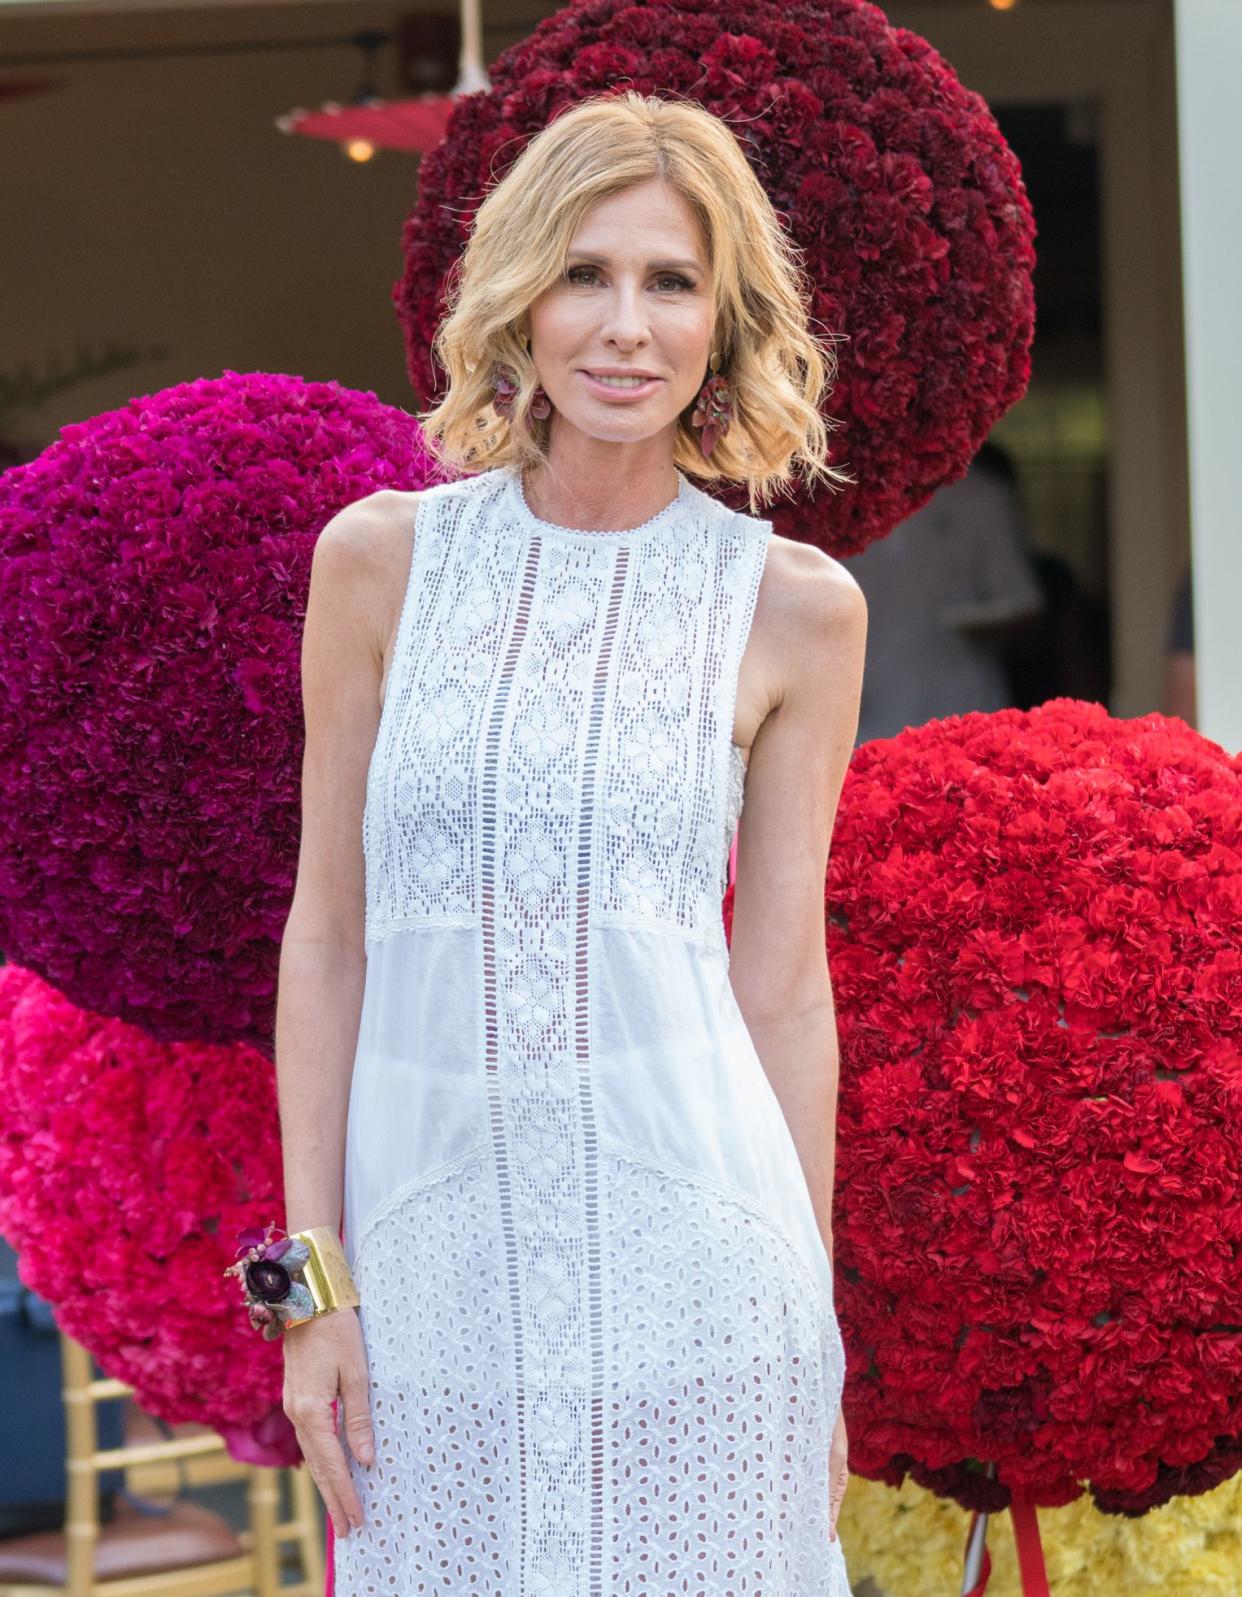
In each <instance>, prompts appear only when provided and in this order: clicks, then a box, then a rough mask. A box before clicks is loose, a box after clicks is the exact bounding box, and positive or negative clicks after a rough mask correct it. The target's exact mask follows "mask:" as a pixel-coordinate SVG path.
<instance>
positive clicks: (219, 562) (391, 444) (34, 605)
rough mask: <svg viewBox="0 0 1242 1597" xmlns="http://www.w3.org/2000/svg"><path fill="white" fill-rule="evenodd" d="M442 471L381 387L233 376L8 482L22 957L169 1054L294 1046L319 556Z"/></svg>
mask: <svg viewBox="0 0 1242 1597" xmlns="http://www.w3.org/2000/svg"><path fill="white" fill-rule="evenodd" d="M430 471H431V462H430V460H429V457H428V456H427V455H426V453H425V451H424V448H423V446H422V443H421V434H420V432H419V429H418V426H417V423H416V422H415V420H414V418H413V417H412V416H410V415H408V414H407V413H406V412H405V411H401V410H397V409H395V408H393V407H392V406H388V405H383V404H381V403H380V402H379V401H378V400H377V399H376V398H375V396H374V395H373V394H366V393H355V392H353V391H351V390H349V389H345V388H341V387H340V386H339V385H337V384H336V383H328V382H320V383H308V382H305V381H303V380H302V379H301V378H297V377H285V376H278V375H276V376H274V375H269V374H267V373H263V372H252V373H246V374H241V373H237V372H226V373H225V374H224V375H223V376H222V377H218V378H212V379H207V378H204V379H200V380H198V381H195V382H189V383H183V384H180V385H178V386H177V387H175V388H169V389H166V390H164V391H163V392H162V393H158V394H153V395H144V396H142V397H140V398H137V399H133V400H131V401H130V402H129V403H128V404H127V405H125V406H123V407H122V408H121V409H120V410H116V411H112V412H109V413H108V414H106V415H102V416H97V417H95V418H93V419H92V420H90V421H86V422H77V423H74V424H72V425H71V426H68V427H65V428H63V429H62V431H61V435H60V438H59V440H58V441H57V442H55V443H53V444H51V445H49V446H48V448H47V449H45V450H44V451H43V453H42V454H41V455H40V456H39V457H38V458H37V459H36V460H34V461H31V462H30V463H29V464H27V465H23V466H17V467H14V468H13V469H12V470H10V471H7V472H5V473H4V474H3V475H2V476H0V636H3V638H4V684H5V692H4V697H3V705H2V706H0V810H3V813H4V815H5V816H6V817H7V819H6V822H5V826H4V830H3V835H2V836H0V948H3V949H4V951H5V953H6V954H7V956H8V957H9V958H10V959H13V960H15V961H17V962H19V963H21V964H23V965H25V966H27V967H28V968H29V969H32V970H36V971H37V972H38V973H39V974H40V975H41V976H43V977H45V978H46V980H48V981H50V982H51V983H52V984H53V985H54V986H56V987H59V988H60V990H61V991H62V992H64V993H65V994H66V995H67V996H68V997H69V998H71V999H72V1000H73V1001H74V1003H76V1004H79V1005H81V1006H82V1007H83V1008H85V1009H89V1010H92V1011H94V1012H95V1013H97V1014H104V1015H116V1016H118V1017H120V1018H121V1019H123V1020H129V1021H132V1022H134V1023H135V1024H139V1025H141V1026H143V1027H144V1028H145V1029H146V1030H147V1031H149V1032H150V1033H151V1034H152V1035H153V1036H155V1037H159V1038H163V1039H165V1040H169V1041H175V1040H189V1039H193V1040H200V1041H208V1042H219V1043H233V1042H238V1041H242V1042H246V1043H248V1044H250V1045H251V1046H253V1047H257V1048H260V1049H263V1050H266V1051H268V1052H270V1050H271V1046H272V1028H273V1020H274V1007H275V983H276V967H277V961H278V957H279V949H280V939H281V934H282V932H283V929H284V924H285V920H286V919H287V917H288V913H289V903H290V899H291V897H292V892H293V878H294V873H295V870H296V865H297V849H298V830H299V814H300V787H301V762H302V742H303V730H302V713H301V677H300V654H301V641H302V624H303V619H304V617H305V612H306V593H307V588H308V586H309V582H310V564H311V554H312V551H313V549H314V546H315V540H316V538H317V537H318V535H319V533H320V531H321V530H322V528H323V526H324V524H325V523H326V522H327V521H328V520H329V519H330V518H331V517H332V515H333V514H334V513H335V512H336V511H337V510H339V509H340V508H341V507H342V506H343V505H346V504H348V503H350V502H351V501H353V500H355V499H360V498H364V497H365V496H366V495H367V494H369V493H371V492H372V491H374V490H376V489H379V488H419V487H423V486H425V485H426V483H427V482H428V480H429V473H430ZM122 1118H123V1117H122ZM193 1157H194V1155H193V1153H192V1152H187V1154H186V1158H187V1159H189V1160H192V1159H193ZM205 1173H206V1172H205V1171H201V1172H200V1174H205ZM226 1179H227V1173H226Z"/></svg>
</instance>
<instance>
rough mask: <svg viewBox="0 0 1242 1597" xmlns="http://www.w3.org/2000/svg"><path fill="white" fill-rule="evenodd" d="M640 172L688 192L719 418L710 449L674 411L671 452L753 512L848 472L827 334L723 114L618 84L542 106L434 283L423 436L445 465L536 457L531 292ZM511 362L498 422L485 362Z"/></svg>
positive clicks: (543, 457)
mask: <svg viewBox="0 0 1242 1597" xmlns="http://www.w3.org/2000/svg"><path fill="white" fill-rule="evenodd" d="M652 178H661V179H664V180H665V181H666V182H667V183H668V184H669V185H670V186H671V187H672V188H674V189H676V190H677V191H678V192H679V193H680V194H682V195H683V196H684V198H685V199H686V200H687V201H688V202H689V204H690V206H691V208H692V210H693V211H694V213H695V215H696V216H697V218H698V221H699V225H700V227H701V228H702V231H703V237H704V242H705V245H706V249H707V258H708V260H709V262H710V263H711V266H712V273H713V280H714V303H715V316H716V320H715V337H714V340H713V345H712V347H713V349H716V350H719V351H720V352H721V354H722V356H723V360H722V365H721V370H722V372H723V373H724V374H725V375H726V376H727V378H728V382H729V393H730V397H731V398H732V401H733V422H732V425H731V427H730V429H729V433H728V435H727V437H724V438H721V439H720V440H719V441H718V442H717V444H716V447H715V448H714V449H713V451H712V453H711V456H710V457H705V456H704V455H703V452H702V449H701V447H700V444H699V433H698V429H697V428H695V427H693V426H691V423H690V416H691V413H692V412H693V409H694V403H693V401H691V403H690V404H689V405H687V406H686V408H685V410H684V411H682V413H681V416H680V418H679V422H678V427H677V435H676V442H675V448H674V462H675V464H676V465H677V466H679V467H680V468H681V469H682V470H683V471H685V472H686V473H687V474H688V475H691V476H697V477H701V478H705V479H708V480H718V479H727V480H730V481H739V482H745V483H746V484H747V486H748V493H749V501H750V507H751V512H752V514H753V513H755V512H756V511H757V510H758V509H759V508H760V506H761V505H762V504H763V503H766V501H767V500H768V499H769V497H770V496H772V495H773V494H774V493H776V492H778V491H784V490H787V489H791V488H792V486H793V485H794V483H795V480H796V479H798V478H800V480H801V482H802V483H805V484H808V485H809V484H814V483H817V482H825V483H829V484H831V485H832V486H834V487H837V486H839V485H841V484H843V483H847V482H850V481H851V480H852V479H851V478H850V477H849V476H848V475H847V474H846V473H845V472H844V471H840V470H838V469H836V468H834V467H832V466H830V465H829V464H828V459H827V457H828V432H829V428H830V427H831V426H832V425H833V424H832V423H831V422H826V421H825V419H824V417H823V416H822V415H821V413H820V402H821V400H822V398H823V396H824V394H825V392H826V390H827V389H828V388H829V387H830V385H831V382H832V380H833V379H834V377H835V375H836V356H835V353H834V350H833V343H834V339H833V337H832V335H828V336H827V337H823V338H821V337H819V336H817V335H816V334H815V333H813V332H812V331H811V327H810V319H809V314H808V305H809V302H810V284H809V281H808V279H807V278H806V275H805V273H804V270H803V267H802V260H801V257H802V252H801V250H800V249H799V248H798V246H797V245H795V244H794V243H793V241H792V240H791V239H790V238H789V237H788V235H787V234H786V233H785V231H784V230H783V228H782V227H781V224H780V221H779V219H778V217H777V215H776V212H775V211H774V209H773V207H772V204H771V202H770V201H769V199H768V196H767V194H766V193H765V192H764V189H763V186H762V185H761V184H760V182H759V180H758V178H757V177H756V176H755V174H754V172H753V171H752V170H751V167H750V165H749V163H748V162H747V160H746V157H745V156H744V154H743V153H742V150H741V147H740V145H739V144H738V141H737V138H736V137H735V135H734V134H733V133H732V132H731V131H730V128H729V126H728V124H727V123H726V122H724V121H722V120H721V119H720V118H719V117H717V116H714V115H713V114H712V113H711V112H709V111H706V110H704V109H703V107H702V106H700V105H698V104H696V103H694V102H689V101H681V100H676V99H662V98H658V97H656V96H651V95H641V94H639V93H637V92H636V91H634V90H632V89H630V90H625V91H623V92H621V93H617V94H604V95H595V96H592V97H591V98H590V99H587V100H582V101H579V102H577V103H576V104H575V105H573V106H571V107H569V108H568V109H567V110H565V111H563V112H561V114H560V115H558V116H556V117H555V118H554V119H553V120H552V121H551V122H550V123H548V125H547V126H546V127H544V128H543V129H541V130H540V132H539V133H537V134H536V135H535V136H534V137H533V138H532V139H531V140H530V142H529V143H528V144H527V145H526V146H525V148H524V149H523V150H522V152H521V154H520V155H519V156H518V158H517V160H516V161H515V162H514V163H513V165H512V166H511V167H510V168H509V170H508V172H506V174H505V176H504V177H503V178H502V179H501V181H500V182H499V183H497V184H496V185H495V187H494V188H492V189H491V190H490V192H489V193H488V194H487V196H486V198H485V199H484V200H483V203H482V204H481V205H480V207H479V209H478V211H477V213H476V216H475V222H474V227H473V230H472V232H471V235H470V238H469V240H468V242H467V244H466V247H465V249H464V250H463V251H462V253H461V255H460V256H458V258H457V260H456V261H455V262H454V265H453V269H452V270H451V271H450V273H449V279H448V284H447V288H446V299H447V305H448V314H447V315H446V316H445V318H444V319H443V321H442V322H441V323H440V326H439V327H438V329H437V330H436V334H435V337H434V339H433V341H432V354H433V357H434V358H435V359H436V360H437V361H438V363H439V365H440V367H441V368H442V370H443V371H445V372H446V373H447V374H448V380H449V381H448V389H447V393H446V394H445V397H444V398H443V399H442V400H441V402H440V403H439V404H438V405H436V406H435V407H434V408H433V409H431V410H429V411H426V412H423V413H419V415H418V420H419V422H420V423H421V426H422V430H423V434H424V437H425V439H426V442H427V448H428V450H429V451H430V453H431V454H432V455H433V456H434V457H435V458H436V459H437V460H438V461H439V462H440V463H441V464H442V465H443V466H445V467H447V468H448V469H449V470H450V471H462V472H466V473H477V472H482V471H486V470H488V469H490V468H492V467H496V466H517V467H520V468H525V467H527V466H536V465H539V464H544V463H546V461H547V441H548V430H549V427H550V424H551V418H550V417H549V418H545V419H542V420H539V419H534V418H530V417H529V414H528V408H527V407H528V406H529V404H530V401H531V397H532V395H533V393H534V390H535V388H536V386H537V384H538V374H537V372H536V370H535V367H534V363H533V362H532V360H531V357H530V354H529V352H528V350H527V348H526V338H527V331H526V326H525V323H526V319H527V313H528V310H529V307H530V306H531V304H532V303H533V302H534V301H535V300H536V299H537V298H538V297H539V295H540V294H542V293H543V292H544V291H545V290H546V289H548V288H549V287H550V286H551V285H552V284H553V283H555V282H556V281H558V279H559V278H560V277H561V276H562V274H563V273H564V271H565V262H566V259H567V256H568V253H569V248H570V245H571V244H572V242H573V238H574V235H575V233H576V232H577V230H578V227H579V225H580V224H581V222H582V220H583V218H584V217H585V215H586V213H587V211H588V210H589V209H590V208H591V206H593V205H594V204H595V203H596V202H597V201H599V200H602V199H605V198H606V197H608V196H609V195H613V194H617V193H619V192H621V191H622V190H624V189H627V188H630V187H632V186H633V185H635V184H638V183H643V182H647V181H649V180H650V179H652ZM497 365H499V366H502V367H509V368H511V370H512V371H513V372H514V373H515V374H516V377H517V384H518V392H517V395H516V397H515V399H514V405H513V419H512V422H510V421H509V420H507V419H505V418H504V417H502V416H501V415H499V414H498V413H497V412H496V411H495V410H494V409H493V407H492V398H493V388H492V376H493V372H494V370H495V368H496V366H497Z"/></svg>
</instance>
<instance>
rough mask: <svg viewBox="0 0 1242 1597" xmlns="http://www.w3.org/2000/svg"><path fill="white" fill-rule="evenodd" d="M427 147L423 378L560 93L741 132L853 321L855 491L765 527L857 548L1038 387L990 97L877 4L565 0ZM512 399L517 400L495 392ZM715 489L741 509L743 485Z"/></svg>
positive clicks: (847, 325) (848, 461) (796, 235)
mask: <svg viewBox="0 0 1242 1597" xmlns="http://www.w3.org/2000/svg"><path fill="white" fill-rule="evenodd" d="M488 74H489V77H490V80H491V87H490V89H488V90H486V91H484V92H482V93H479V94H469V95H465V96H463V97H462V99H460V100H459V101H458V103H457V105H456V107H455V108H454V110H453V112H452V114H451V115H450V117H449V120H448V125H447V128H446V132H445V136H444V138H443V139H442V141H441V142H440V143H439V144H438V145H437V146H436V148H435V149H433V150H429V151H428V152H427V154H426V155H425V156H424V157H423V160H422V165H421V168H420V171H419V182H418V199H417V203H416V205H415V207H414V210H413V212H412V213H411V215H410V217H409V218H408V220H407V222H406V227H405V268H404V272H403V274H402V277H401V280H400V281H399V282H398V283H397V284H396V285H395V287H394V290H393V297H394V302H395V304H396V307H397V313H398V316H399V318H400V321H401V326H402V330H403V333H404V337H405V344H406V361H407V366H408V370H409V375H410V380H411V382H412V383H413V386H414V388H415V390H416V392H417V393H418V394H419V395H420V396H421V398H422V399H423V401H424V403H428V402H430V401H431V400H433V399H438V398H439V397H440V395H439V394H438V393H437V383H438V381H439V373H438V371H437V368H436V366H435V364H434V362H433V359H432V353H431V344H432V338H433V335H434V333H435V330H436V328H437V326H438V325H439V323H440V321H441V320H442V318H443V315H444V313H445V309H446V308H447V297H448V294H447V291H448V288H449V284H450V273H451V271H452V270H453V268H454V266H455V264H456V262H457V259H458V257H459V256H460V254H461V251H462V249H463V247H464V246H465V243H466V240H467V238H468V236H469V232H470V228H471V226H472V225H473V221H474V215H475V212H476V211H477V208H478V206H479V205H480V204H481V203H482V200H483V198H484V197H485V195H486V194H487V192H488V191H489V189H491V188H492V187H493V186H494V184H496V183H497V182H499V181H500V179H501V178H503V177H504V175H505V173H506V172H507V171H508V169H509V167H510V166H511V165H512V164H513V162H514V161H515V160H516V159H517V157H518V156H519V155H520V154H521V152H522V150H523V148H524V147H525V145H526V144H527V143H528V142H529V140H530V139H531V138H532V137H533V136H534V135H535V134H536V133H538V132H539V131H540V130H541V129H542V128H544V127H545V126H547V124H548V123H549V122H550V121H552V119H553V118H554V116H555V115H556V113H557V112H558V111H560V110H561V109H562V108H564V107H565V106H567V105H570V104H574V103H576V102H578V101H580V100H583V99H587V98H589V97H591V96H594V95H596V94H602V93H608V92H610V91H614V90H618V89H634V90H636V91H637V92H639V93H641V94H651V95H656V96H664V97H675V98H679V99H688V100H692V101H694V102H695V103H697V104H699V105H701V106H702V107H704V109H706V110H708V111H711V112H712V113H714V114H715V115H716V116H718V117H721V118H722V119H723V120H725V121H726V122H728V124H729V125H730V126H731V127H732V128H733V130H734V132H735V133H736V135H737V138H738V140H739V142H740V143H741V145H742V148H743V151H744V153H745V155H746V157H747V159H748V160H749V161H750V164H751V166H752V168H753V170H754V172H755V175H756V176H757V177H758V179H759V180H760V182H761V183H762V184H763V186H764V188H765V189H766V191H767V193H768V196H769V198H770V199H771V201H772V204H773V206H774V207H775V208H776V211H777V213H778V214H779V215H780V217H781V218H782V220H783V221H784V223H785V224H786V226H787V228H788V231H789V234H790V236H791V238H792V239H793V241H794V243H795V244H796V245H797V246H798V247H799V249H800V250H801V251H802V252H803V253H802V265H803V268H804V271H805V274H806V277H807V278H808V280H809V282H810V284H811V287H812V290H813V292H812V302H811V304H810V306H809V310H810V313H811V316H812V318H813V323H812V325H814V326H815V327H816V328H817V329H823V330H826V331H827V333H829V334H831V335H844V342H843V343H840V344H838V345H837V346H836V351H837V356H838V360H839V372H838V378H837V382H836V385H835V388H834V389H833V391H832V392H831V394H829V395H828V396H827V399H826V401H825V405H824V410H825V414H826V415H828V416H829V417H831V418H833V419H834V420H835V421H836V422H838V423H839V426H838V427H837V429H836V430H835V431H834V432H833V434H832V441H833V447H832V451H831V455H832V462H833V464H835V465H837V466H843V467H844V468H845V469H846V470H847V471H848V472H849V473H850V474H851V475H852V476H853V477H854V478H855V485H854V486H852V487H847V488H845V489H844V490H842V491H840V492H833V491H830V490H827V489H825V490H822V491H820V492H818V493H817V494H816V495H815V497H814V499H813V500H810V501H808V500H807V499H806V498H805V497H803V498H802V499H800V500H796V501H795V502H793V503H779V504H776V505H774V506H773V507H772V508H771V510H770V512H768V513H769V514H770V516H771V519H772V521H773V524H774V526H775V530H776V531H777V532H778V533H783V534H785V535H786V536H789V537H794V538H798V539H800V540H803V541H809V542H815V543H818V544H820V545H821V546H822V547H824V548H825V549H828V550H830V551H831V552H832V553H833V554H835V555H839V556H845V555H850V554H856V553H857V552H858V551H859V550H860V549H862V548H864V547H865V546H866V545H867V544H868V543H869V542H871V541H872V540H873V539H875V538H877V537H882V536H883V535H884V534H885V533H886V532H888V531H890V530H891V528H892V527H894V526H895V525H896V524H897V523H898V522H899V521H902V520H904V519H905V517H907V516H909V515H910V514H911V513H912V512H913V511H915V510H917V509H918V507H919V506H920V505H922V504H923V503H925V502H926V500H928V499H929V498H930V497H931V495H932V494H933V493H934V492H935V490H936V489H937V488H939V487H941V486H942V485H943V484H944V483H947V482H951V481H953V480H954V479H955V478H957V477H960V476H961V475H962V473H963V472H964V471H965V470H966V467H967V465H968V464H969V462H970V460H971V458H972V457H973V456H974V454H975V453H976V452H977V450H978V448H979V446H980V444H982V442H983V441H984V439H985V438H986V437H987V435H988V433H989V432H990V431H991V429H992V427H993V426H994V424H995V423H996V421H997V420H998V419H999V418H1000V417H1001V416H1002V415H1003V414H1004V413H1005V411H1006V410H1008V409H1009V407H1010V406H1011V405H1013V404H1015V403H1016V401H1017V400H1019V399H1020V398H1021V397H1022V395H1023V393H1025V391H1026V386H1027V383H1028V381H1029V379H1030V346H1031V341H1032V338H1033V336H1034V315H1035V312H1034V291H1033V287H1032V272H1033V269H1034V262H1035V251H1034V235H1035V226H1034V220H1033V217H1032V214H1031V206H1030V202H1029V200H1028V199H1027V195H1026V190H1025V188H1024V186H1023V183H1022V176H1021V171H1020V168H1019V166H1018V162H1017V159H1016V158H1015V156H1014V155H1013V153H1012V152H1011V150H1010V149H1009V147H1008V145H1007V144H1006V143H1005V141H1004V138H1003V137H1002V135H1001V132H1000V130H999V128H998V127H997V125H996V122H995V119H994V118H993V117H992V115H991V113H990V112H989V110H988V108H987V106H986V104H985V103H984V101H983V100H982V99H981V98H980V96H979V95H978V94H975V93H973V92H972V91H971V90H969V89H967V88H965V87H964V86H963V85H962V84H961V83H960V82H959V80H958V78H957V77H956V76H955V74H954V72H953V70H952V69H951V67H950V66H949V65H948V63H947V62H945V61H944V60H943V59H942V58H941V57H940V56H939V55H938V54H937V53H936V51H935V50H933V49H932V47H931V46H930V45H929V44H928V43H927V42H926V40H924V39H921V38H919V37H918V35H917V34H914V33H910V32H909V31H907V30H906V29H904V28H894V27H891V26H890V25H889V23H888V21H887V19H886V18H885V16H884V14H883V12H882V11H880V10H879V9H878V8H877V7H876V6H873V5H868V4H866V3H864V0H809V3H804V4H801V5H799V6H797V7H795V8H793V9H791V8H790V7H789V6H787V5H783V4H781V3H779V0H746V3H745V4H740V3H734V0H716V3H705V0H660V3H658V4H648V5H635V4H632V3H631V0H575V3H573V4H570V5H567V6H563V7H562V8H561V9H560V10H559V11H557V12H555V13H554V14H553V15H551V16H548V17H544V18H543V19H542V20H541V21H540V22H539V23H538V24H537V25H536V27H535V28H534V30H533V32H532V33H530V34H529V35H528V37H526V38H525V39H523V40H522V41H521V42H520V43H518V44H515V45H513V46H511V47H510V48H509V49H507V50H505V51H503V52H502V54H501V55H500V56H499V57H498V58H497V60H496V61H495V62H494V63H492V65H491V66H490V67H489V68H488ZM501 397H502V400H503V397H504V396H503V394H502V396H501ZM721 497H722V498H727V499H728V500H729V502H730V503H735V504H736V505H737V506H738V507H739V508H742V507H743V506H744V502H745V495H744V491H743V490H742V489H740V488H738V487H737V486H736V485H733V486H730V487H729V488H727V489H725V490H723V491H722V494H721Z"/></svg>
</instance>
